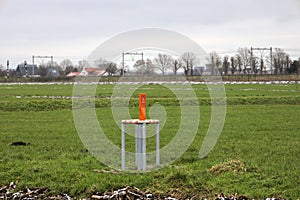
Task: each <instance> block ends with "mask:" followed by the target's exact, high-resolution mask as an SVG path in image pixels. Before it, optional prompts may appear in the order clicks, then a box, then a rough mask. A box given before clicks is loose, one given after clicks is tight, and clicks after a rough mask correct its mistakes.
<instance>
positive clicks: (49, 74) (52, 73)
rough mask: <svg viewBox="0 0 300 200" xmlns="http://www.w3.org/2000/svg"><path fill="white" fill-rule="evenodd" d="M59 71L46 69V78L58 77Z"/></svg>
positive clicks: (52, 68) (54, 68)
mask: <svg viewBox="0 0 300 200" xmlns="http://www.w3.org/2000/svg"><path fill="white" fill-rule="evenodd" d="M60 75H61V74H60V73H59V69H58V68H56V67H51V68H48V69H47V73H46V77H60Z"/></svg>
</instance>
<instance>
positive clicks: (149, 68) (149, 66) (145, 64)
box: [133, 59, 155, 74]
mask: <svg viewBox="0 0 300 200" xmlns="http://www.w3.org/2000/svg"><path fill="white" fill-rule="evenodd" d="M133 67H134V68H135V69H136V71H137V72H138V73H141V74H154V70H155V67H154V65H153V63H152V61H151V60H149V59H147V60H146V61H144V60H137V61H136V62H135V64H134V65H133Z"/></svg>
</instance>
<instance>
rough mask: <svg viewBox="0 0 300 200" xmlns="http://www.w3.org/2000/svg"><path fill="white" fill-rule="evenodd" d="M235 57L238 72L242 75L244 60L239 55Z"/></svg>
mask: <svg viewBox="0 0 300 200" xmlns="http://www.w3.org/2000/svg"><path fill="white" fill-rule="evenodd" d="M235 57H236V61H237V66H238V72H239V74H240V73H241V72H242V66H243V63H242V58H241V55H239V54H237V55H235Z"/></svg>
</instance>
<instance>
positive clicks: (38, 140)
mask: <svg viewBox="0 0 300 200" xmlns="http://www.w3.org/2000/svg"><path fill="white" fill-rule="evenodd" d="M113 88H114V85H100V86H98V88H97V92H96V96H97V101H99V102H100V103H99V106H96V107H97V108H96V111H97V116H98V120H99V123H100V124H101V126H102V128H103V130H104V132H105V133H106V134H107V136H108V137H109V138H110V139H111V140H112V141H113V142H114V143H115V144H117V145H120V142H121V133H120V132H121V131H120V129H119V127H118V126H117V124H116V123H115V121H114V120H113V117H112V113H111V108H110V107H109V99H107V97H110V96H111V95H112V91H113ZM72 89H73V86H72V85H41V86H38V85H0V103H1V104H2V106H0V124H1V126H0V136H1V138H0V160H1V162H0V185H6V184H8V183H9V182H11V181H16V180H19V183H18V187H17V189H21V188H24V187H47V188H50V189H51V191H52V192H53V193H68V194H70V195H72V196H77V197H79V196H82V197H84V196H85V197H86V196H89V194H91V193H93V192H95V191H98V192H103V191H106V190H109V189H117V188H119V187H121V186H124V185H130V186H136V187H138V188H140V189H143V190H148V191H152V192H154V193H169V194H174V195H176V194H177V195H180V194H179V193H184V194H185V196H193V195H194V194H196V193H199V194H203V195H204V196H207V195H208V196H211V197H212V196H213V195H214V193H219V192H223V193H225V194H234V193H238V194H240V195H246V196H248V197H251V198H258V199H262V198H265V197H283V198H286V199H297V198H299V197H300V188H299V185H300V156H299V155H300V131H299V130H300V123H299V122H300V114H299V111H300V86H299V85H298V84H292V85H255V84H254V85H252V84H251V85H226V93H227V101H228V106H227V116H226V121H225V125H224V129H223V131H222V135H221V137H220V139H219V140H218V143H217V145H216V146H215V147H214V149H213V151H211V152H210V154H209V155H208V157H207V158H205V159H200V158H199V157H198V152H199V150H200V147H201V144H202V141H203V138H204V136H205V134H206V131H207V129H208V125H209V121H210V116H211V113H210V112H211V106H210V105H209V104H208V103H207V99H208V98H209V94H208V90H207V87H206V86H205V85H193V89H194V91H195V93H196V95H197V97H198V100H199V102H200V116H201V120H200V126H199V129H198V133H197V136H196V138H195V140H194V142H193V143H192V144H191V146H190V147H189V149H188V151H186V152H185V154H184V155H183V156H182V157H180V158H179V159H178V160H176V161H175V162H174V163H172V165H170V166H167V167H165V168H163V169H160V170H156V171H152V172H149V173H138V174H132V173H129V172H122V173H120V174H114V173H99V172H95V170H101V169H107V170H110V169H109V168H108V167H107V166H105V165H103V164H102V163H100V162H99V161H97V159H95V158H94V157H93V156H92V155H91V154H90V153H89V152H87V150H86V148H85V147H84V146H83V144H82V143H81V141H80V139H79V137H78V134H77V132H76V129H75V126H74V122H73V116H72V109H71V106H72V104H71V100H70V99H60V97H61V96H64V97H65V96H68V97H70V96H72ZM140 92H146V93H147V97H148V98H149V100H150V101H151V98H153V99H154V100H153V102H156V101H157V102H159V103H161V104H162V105H164V106H165V110H166V111H167V116H168V119H167V121H166V124H165V126H164V128H163V129H162V130H161V138H162V140H161V143H162V146H163V145H166V144H168V142H169V141H170V140H171V139H172V137H170V135H171V136H172V134H174V132H176V130H177V128H178V127H177V126H176V124H174V122H173V121H176V120H177V121H178V120H180V110H179V107H178V105H177V104H176V102H175V101H171V100H174V99H175V97H174V95H173V94H172V93H171V91H169V90H168V89H167V88H165V87H162V86H159V85H146V86H143V87H142V88H140V89H139V90H138V91H136V92H135V93H134V95H133V97H134V98H133V99H132V101H135V100H137V98H136V97H137V95H138V94H139V93H140ZM43 96H47V97H45V98H41V97H43ZM53 97H59V99H57V98H54V99H52V98H53ZM170 99H171V100H170ZM33 102H34V103H33ZM62 102H63V103H62ZM101 102H106V103H104V104H101ZM166 102H167V103H166ZM201 102H204V103H203V104H202V103H201ZM57 104H59V105H60V106H55V105H57ZM24 105H25V106H24ZM45 105H47V106H48V107H45ZM150 105H151V104H150ZM6 106H11V107H10V108H9V109H8V108H6ZM130 106H131V108H130V110H131V114H132V117H133V118H135V117H137V113H138V110H137V107H135V106H136V104H130ZM150 140H151V138H150ZM16 141H23V142H26V143H30V145H27V146H11V145H10V144H11V143H12V142H16ZM129 144H130V141H129ZM131 144H133V142H132V143H131ZM149 144H150V143H149ZM99 145H101V144H99ZM147 148H149V149H153V148H154V144H150V145H149V147H147ZM129 149H130V148H129ZM132 149H133V148H132ZM119 159H120V158H119ZM229 160H239V161H240V162H241V163H242V167H241V166H240V167H241V169H240V170H237V171H236V170H235V168H234V166H231V167H228V168H226V169H224V170H225V171H224V172H223V173H221V172H220V173H212V172H210V169H211V168H212V167H213V166H220V164H222V163H223V164H224V163H225V162H226V161H229ZM237 167H239V166H237ZM178 189H179V190H178Z"/></svg>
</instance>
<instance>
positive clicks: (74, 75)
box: [66, 72, 80, 77]
mask: <svg viewBox="0 0 300 200" xmlns="http://www.w3.org/2000/svg"><path fill="white" fill-rule="evenodd" d="M79 74H80V72H70V73H68V74H67V75H66V76H67V77H76V76H78V75H79Z"/></svg>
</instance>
